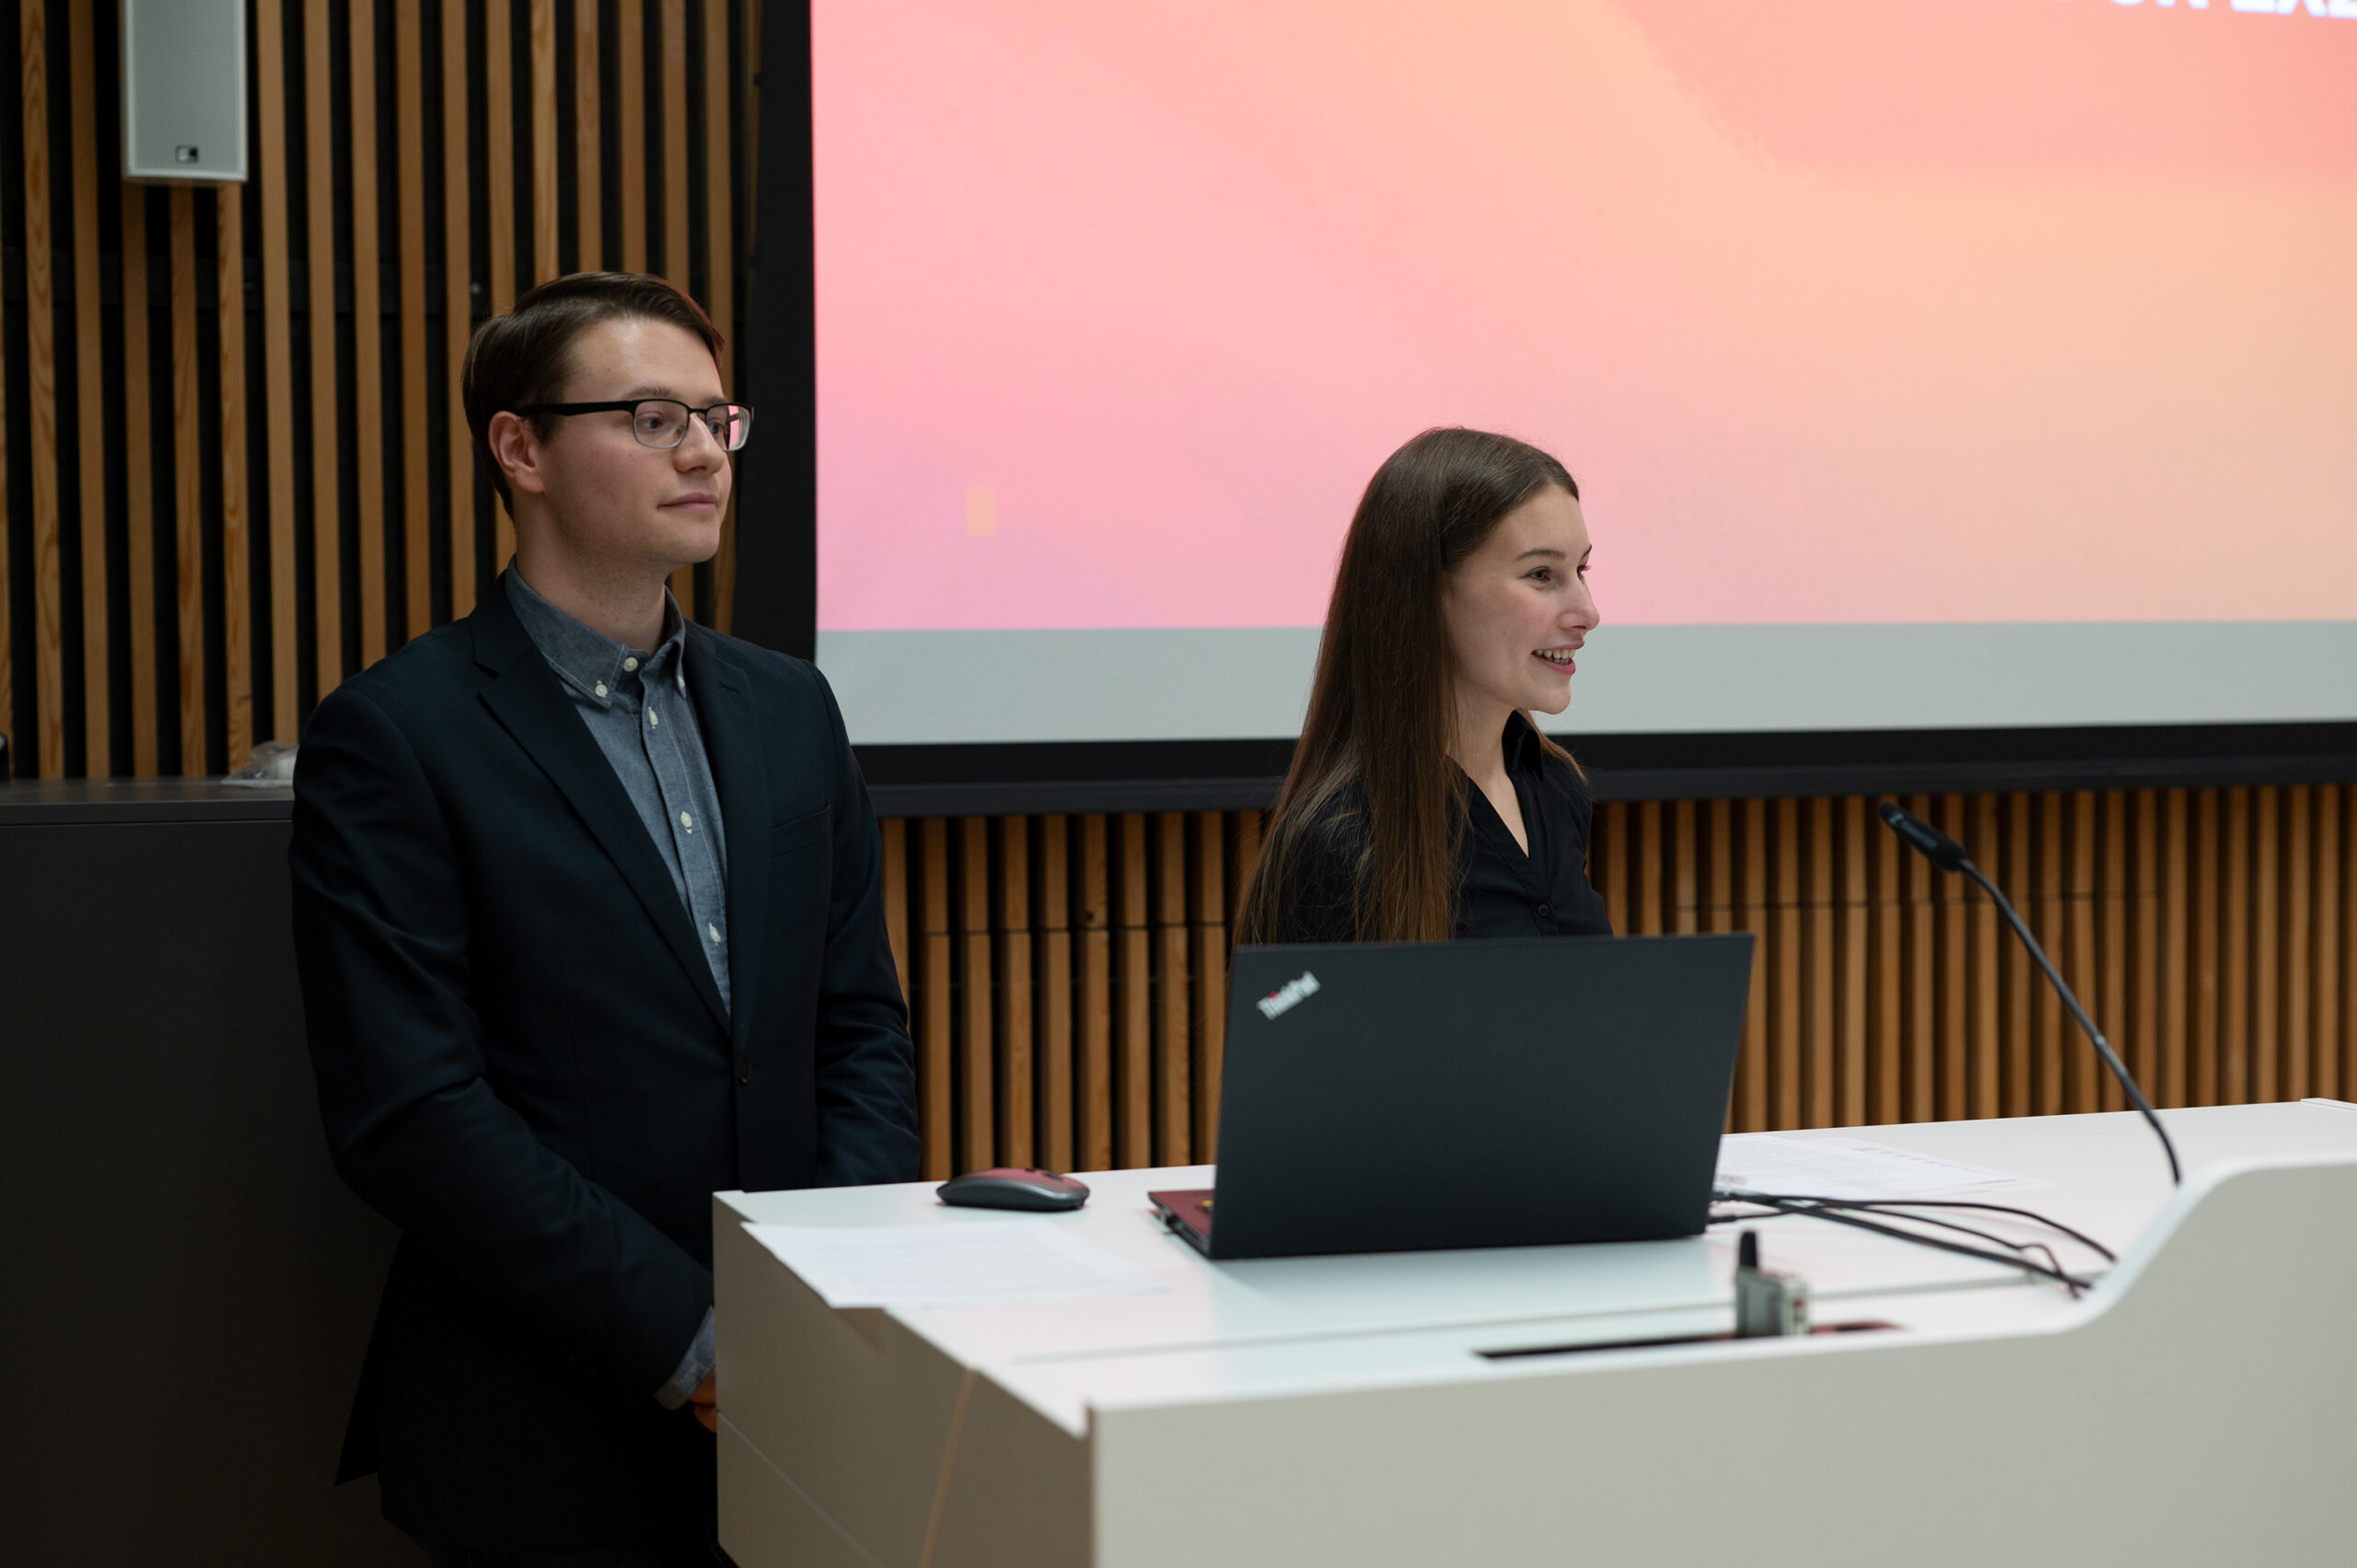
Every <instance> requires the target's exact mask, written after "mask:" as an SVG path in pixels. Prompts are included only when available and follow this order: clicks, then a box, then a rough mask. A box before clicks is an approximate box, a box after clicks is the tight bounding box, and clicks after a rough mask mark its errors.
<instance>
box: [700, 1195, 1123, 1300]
mask: <svg viewBox="0 0 2357 1568" xmlns="http://www.w3.org/2000/svg"><path fill="white" fill-rule="evenodd" d="M745 1229H746V1231H747V1232H748V1233H749V1235H750V1236H751V1237H753V1239H754V1240H756V1241H758V1242H760V1243H761V1245H762V1246H763V1247H766V1248H768V1249H770V1251H771V1252H772V1253H773V1254H774V1255H775V1256H776V1258H777V1260H778V1261H780V1262H782V1263H784V1265H785V1266H786V1267H787V1268H789V1269H791V1270H793V1271H794V1272H795V1274H796V1275H798V1276H799V1277H800V1278H801V1280H802V1282H803V1283H805V1284H807V1285H808V1286H809V1287H810V1288H811V1289H812V1290H815V1291H817V1292H818V1293H819V1295H820V1296H822V1297H824V1298H825V1300H826V1303H827V1305H828V1306H830V1307H995V1306H1004V1305H1005V1304H1007V1303H1010V1302H1021V1301H1068V1300H1071V1299H1073V1298H1074V1297H1076V1296H1086V1295H1136V1294H1140V1293H1144V1292H1147V1291H1159V1290H1167V1289H1169V1288H1170V1287H1169V1286H1168V1285H1167V1284H1165V1283H1163V1282H1162V1281H1160V1280H1158V1279H1155V1277H1154V1276H1153V1275H1152V1274H1149V1273H1147V1272H1145V1271H1144V1269H1141V1268H1139V1267H1138V1266H1137V1265H1136V1264H1134V1263H1132V1262H1130V1261H1129V1260H1126V1259H1124V1258H1120V1257H1119V1256H1117V1255H1115V1254H1114V1253H1111V1252H1109V1251H1107V1250H1106V1249H1104V1248H1102V1247H1099V1246H1098V1245H1097V1243H1095V1242H1093V1241H1090V1240H1088V1239H1087V1238H1086V1237H1081V1236H1075V1235H1074V1234H1073V1233H1072V1232H1071V1231H1069V1230H1067V1229H1065V1228H1064V1227H1062V1226H1061V1225H1057V1224H1055V1222H1053V1221H1052V1220H1046V1219H1028V1218H1013V1217H1009V1218H1006V1219H997V1218H992V1219H972V1220H965V1221H962V1222H954V1223H949V1224H943V1225H754V1224H751V1223H750V1222H748V1223H747V1224H746V1225H745Z"/></svg>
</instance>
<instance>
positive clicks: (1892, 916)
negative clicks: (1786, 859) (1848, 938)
mask: <svg viewBox="0 0 2357 1568" xmlns="http://www.w3.org/2000/svg"><path fill="white" fill-rule="evenodd" d="M1874 843H1875V851H1874V854H1875V873H1874V875H1875V974H1874V988H1875V1015H1874V1016H1875V1047H1874V1051H1873V1058H1874V1060H1873V1065H1872V1067H1871V1069H1870V1071H1869V1074H1868V1076H1869V1080H1870V1082H1869V1087H1868V1094H1869V1098H1870V1101H1871V1103H1872V1105H1873V1107H1874V1109H1873V1111H1872V1113H1871V1115H1870V1117H1869V1120H1870V1121H1876V1122H1884V1123H1888V1122H1893V1121H1898V1119H1899V1116H1900V1114H1901V1112H1900V1100H1899V1086H1900V1084H1901V1082H1902V1080H1903V1077H1904V1074H1905V1059H1904V1056H1903V1055H1902V1052H1901V1046H1900V1042H1901V1040H1902V1038H1903V1036H1904V1034H1905V1030H1906V1017H1907V1014H1906V972H1907V971H1906V967H1905V960H1906V928H1905V925H1904V918H1905V917H1904V913H1903V911H1902V909H1901V905H1900V899H1901V897H1902V894H1903V889H1905V886H1906V882H1905V873H1904V869H1903V867H1902V865H1901V860H1902V856H1903V846H1901V845H1900V843H1899V842H1898V835H1897V834H1895V833H1876V834H1875V836H1874Z"/></svg>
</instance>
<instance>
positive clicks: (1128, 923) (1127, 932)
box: [1113, 811, 1154, 1166]
mask: <svg viewBox="0 0 2357 1568" xmlns="http://www.w3.org/2000/svg"><path fill="white" fill-rule="evenodd" d="M1120 825H1121V846H1120V865H1119V868H1118V872H1119V877H1118V880H1119V887H1120V900H1121V907H1120V926H1119V928H1118V935H1119V941H1120V946H1119V947H1118V948H1117V950H1116V970H1115V978H1114V983H1115V986H1116V989H1117V992H1118V994H1119V996H1120V1004H1119V1005H1120V1013H1119V1015H1118V1016H1117V1018H1116V1021H1115V1031H1116V1032H1115V1037H1114V1051H1115V1054H1114V1061H1113V1086H1114V1096H1115V1101H1114V1124H1113V1154H1114V1157H1115V1158H1116V1159H1118V1160H1120V1162H1121V1164H1122V1165H1124V1166H1140V1165H1145V1164H1149V1163H1151V1161H1152V1159H1153V1150H1154V1000H1153V987H1152V979H1151V977H1152V972H1153V968H1152V966H1153V958H1152V954H1153V948H1152V946H1151V943H1152V935H1151V934H1150V933H1149V932H1148V930H1147V929H1146V915H1147V906H1146V831H1145V819H1144V817H1143V816H1141V815H1139V814H1138V813H1136V812H1134V811H1132V812H1125V813H1123V814H1122V816H1121V818H1120Z"/></svg>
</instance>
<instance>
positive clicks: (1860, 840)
mask: <svg viewBox="0 0 2357 1568" xmlns="http://www.w3.org/2000/svg"><path fill="white" fill-rule="evenodd" d="M1840 815H1841V856H1840V861H1841V895H1840V896H1841V935H1840V942H1841V981H1840V984H1841V995H1840V1031H1841V1032H1840V1045H1839V1059H1840V1089H1839V1094H1838V1103H1837V1105H1836V1107H1835V1110H1834V1122H1835V1125H1837V1126H1842V1127H1855V1126H1858V1125H1861V1124H1862V1123H1864V1121H1865V1120H1866V1040H1867V1038H1868V1036H1867V1032H1866V1006H1867V998H1868V994H1869V993H1868V986H1867V978H1866V976H1867V970H1866V964H1867V957H1868V955H1867V930H1868V917H1869V909H1868V906H1867V884H1866V802H1865V800H1864V797H1862V796H1852V798H1850V799H1848V800H1845V801H1843V802H1842V803H1841V807H1840ZM1885 836H1887V835H1885Z"/></svg>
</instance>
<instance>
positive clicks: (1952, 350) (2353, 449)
mask: <svg viewBox="0 0 2357 1568" xmlns="http://www.w3.org/2000/svg"><path fill="white" fill-rule="evenodd" d="M2328 8H2329V7H2328V6H2322V5H2320V6H2318V9H2320V10H2323V9H2328ZM813 44H814V59H815V62H816V64H815V66H814V72H813V90H814V110H815V125H816V134H817V146H816V163H815V176H816V198H817V223H818V244H817V265H818V303H819V316H818V328H819V624H820V627H821V628H822V629H823V630H829V631H865V630H891V629H900V628H939V629H976V630H980V629H1003V628H1034V627H1097V628H1121V627H1187V626H1193V627H1221V626H1288V625H1295V626H1297V625H1309V624H1315V623H1316V622H1318V621H1320V620H1321V619H1322V618H1323V614H1324V610H1325V600H1326V595H1327V591H1328V588H1329V586H1330V582H1331V575H1332V569H1333V563H1334V557H1335V551H1336V547H1337V545H1338V544H1339V542H1340V540H1341V533H1342V530H1343V528H1345V527H1346V525H1347V524H1348V521H1349V517H1350V513H1351V508H1352V506H1353V504H1354V503H1355V501H1356V499H1357V496H1358V492H1359V490H1360V488H1361V487H1362V486H1363V485H1364V482H1365V481H1366V477H1367V475H1368V474H1369V473H1370V472H1371V471H1372V470H1374V468H1375V466H1376V464H1377V463H1378V462H1380V461H1381V460H1382V459H1383V458H1384V456H1385V455H1386V454H1387V453H1388V452H1389V451H1390V450H1391V449H1392V448H1393V447H1396V446H1397V445H1399V442H1400V441H1402V440H1404V439H1406V438H1407V437H1408V436H1411V435H1413V434H1414V433H1415V432H1416V431H1418V430H1420V429H1422V428H1424V427H1425V426H1427V425H1432V424H1473V425H1480V426H1485V427H1489V428H1493V429H1501V430H1506V431H1510V432H1513V433H1515V434H1517V435H1521V436H1526V437H1527V438H1529V439H1531V440H1534V441H1537V442H1538V443H1539V444H1540V445H1542V446H1545V447H1548V448H1549V449H1550V450H1551V451H1553V452H1555V453H1556V454H1557V455H1558V456H1559V457H1561V458H1562V459H1563V460H1564V461H1565V462H1566V464H1567V465H1568V466H1569V467H1570V468H1571V469H1572V470H1573V473H1574V474H1576V475H1578V476H1579V478H1580V481H1581V486H1582V492H1583V495H1584V497H1585V511H1586V514H1587V517H1588V519H1589V525H1590V528H1591V530H1592V532H1593V534H1594V537H1595V540H1596V591H1597V598H1598V601H1599V603H1600V605H1601V607H1602V609H1603V610H1604V613H1605V616H1606V619H1607V620H1608V621H1618V622H1620V623H1623V624H1628V623H1645V622H1653V623H1694V622H1719V623H1757V622H1860V621H2211V620H2266V619H2347V618H2357V289H2352V288H2351V286H2350V285H2349V283H2348V279H2349V277H2350V275H2351V266H2352V263H2357V138H2353V137H2351V135H2350V134H2349V125H2350V120H2349V111H2348V108H2347V105H2348V103H2349V102H2350V100H2351V89H2350V87H2349V86H2348V84H2350V83H2351V82H2352V81H2357V19H2349V20H2342V19H2339V18H2336V17H2330V16H2316V15H2311V14H2309V12H2308V11H2307V10H2306V9H2305V7H2303V8H2300V9H2297V10H2295V11H2294V12H2293V14H2291V15H2288V16H2278V15H2258V14H2253V13H2247V12H2237V11H2235V10H2232V9H2231V8H2229V6H2228V3H2227V0H2215V3H2214V4H2213V5H2212V6H2210V7H2208V8H2206V9H2200V10H2196V9H2192V8H2190V7H2189V6H2187V5H2178V6H2170V7H2162V6H2158V5H2157V4H2154V3H2152V0H2147V3H2146V4H2143V5H2142V6H2120V5H2119V4H2117V3H2116V0H1794V3H1791V4H1775V5H1769V4H1755V5H1750V6H1733V5H1721V4H1698V3H1693V0H1686V3H1673V0H1617V3H1611V4H1608V3H1605V0H1543V3H1542V0H1462V3H1460V4H1457V5H1453V6H1431V5H1428V4H1423V3H1421V0H1416V3H1399V4H1372V3H1367V0H1353V3H1347V4H1342V3H1335V4H1308V3H1299V4H1296V3H1273V0H1258V3H1255V4H1239V3H1230V0H1192V3H1190V4H1189V5H1187V6H1162V5H1155V6H1086V5H1082V4H1077V3H1066V0H1032V3H1021V0H992V3H990V4H974V3H971V0H968V3H961V4H949V3H939V4H927V3H922V0H859V3H857V4H849V3H843V0H822V3H821V4H819V6H817V7H816V8H815V13H814V34H813ZM978 497H985V498H987V499H986V500H978ZM978 507H981V508H982V510H978V509H977V508H978ZM984 517H987V519H988V520H987V523H986V524H985V523H984V522H983V521H982V519H983V518H984ZM2198 656H2199V653H2198V642H2189V657H2198Z"/></svg>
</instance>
